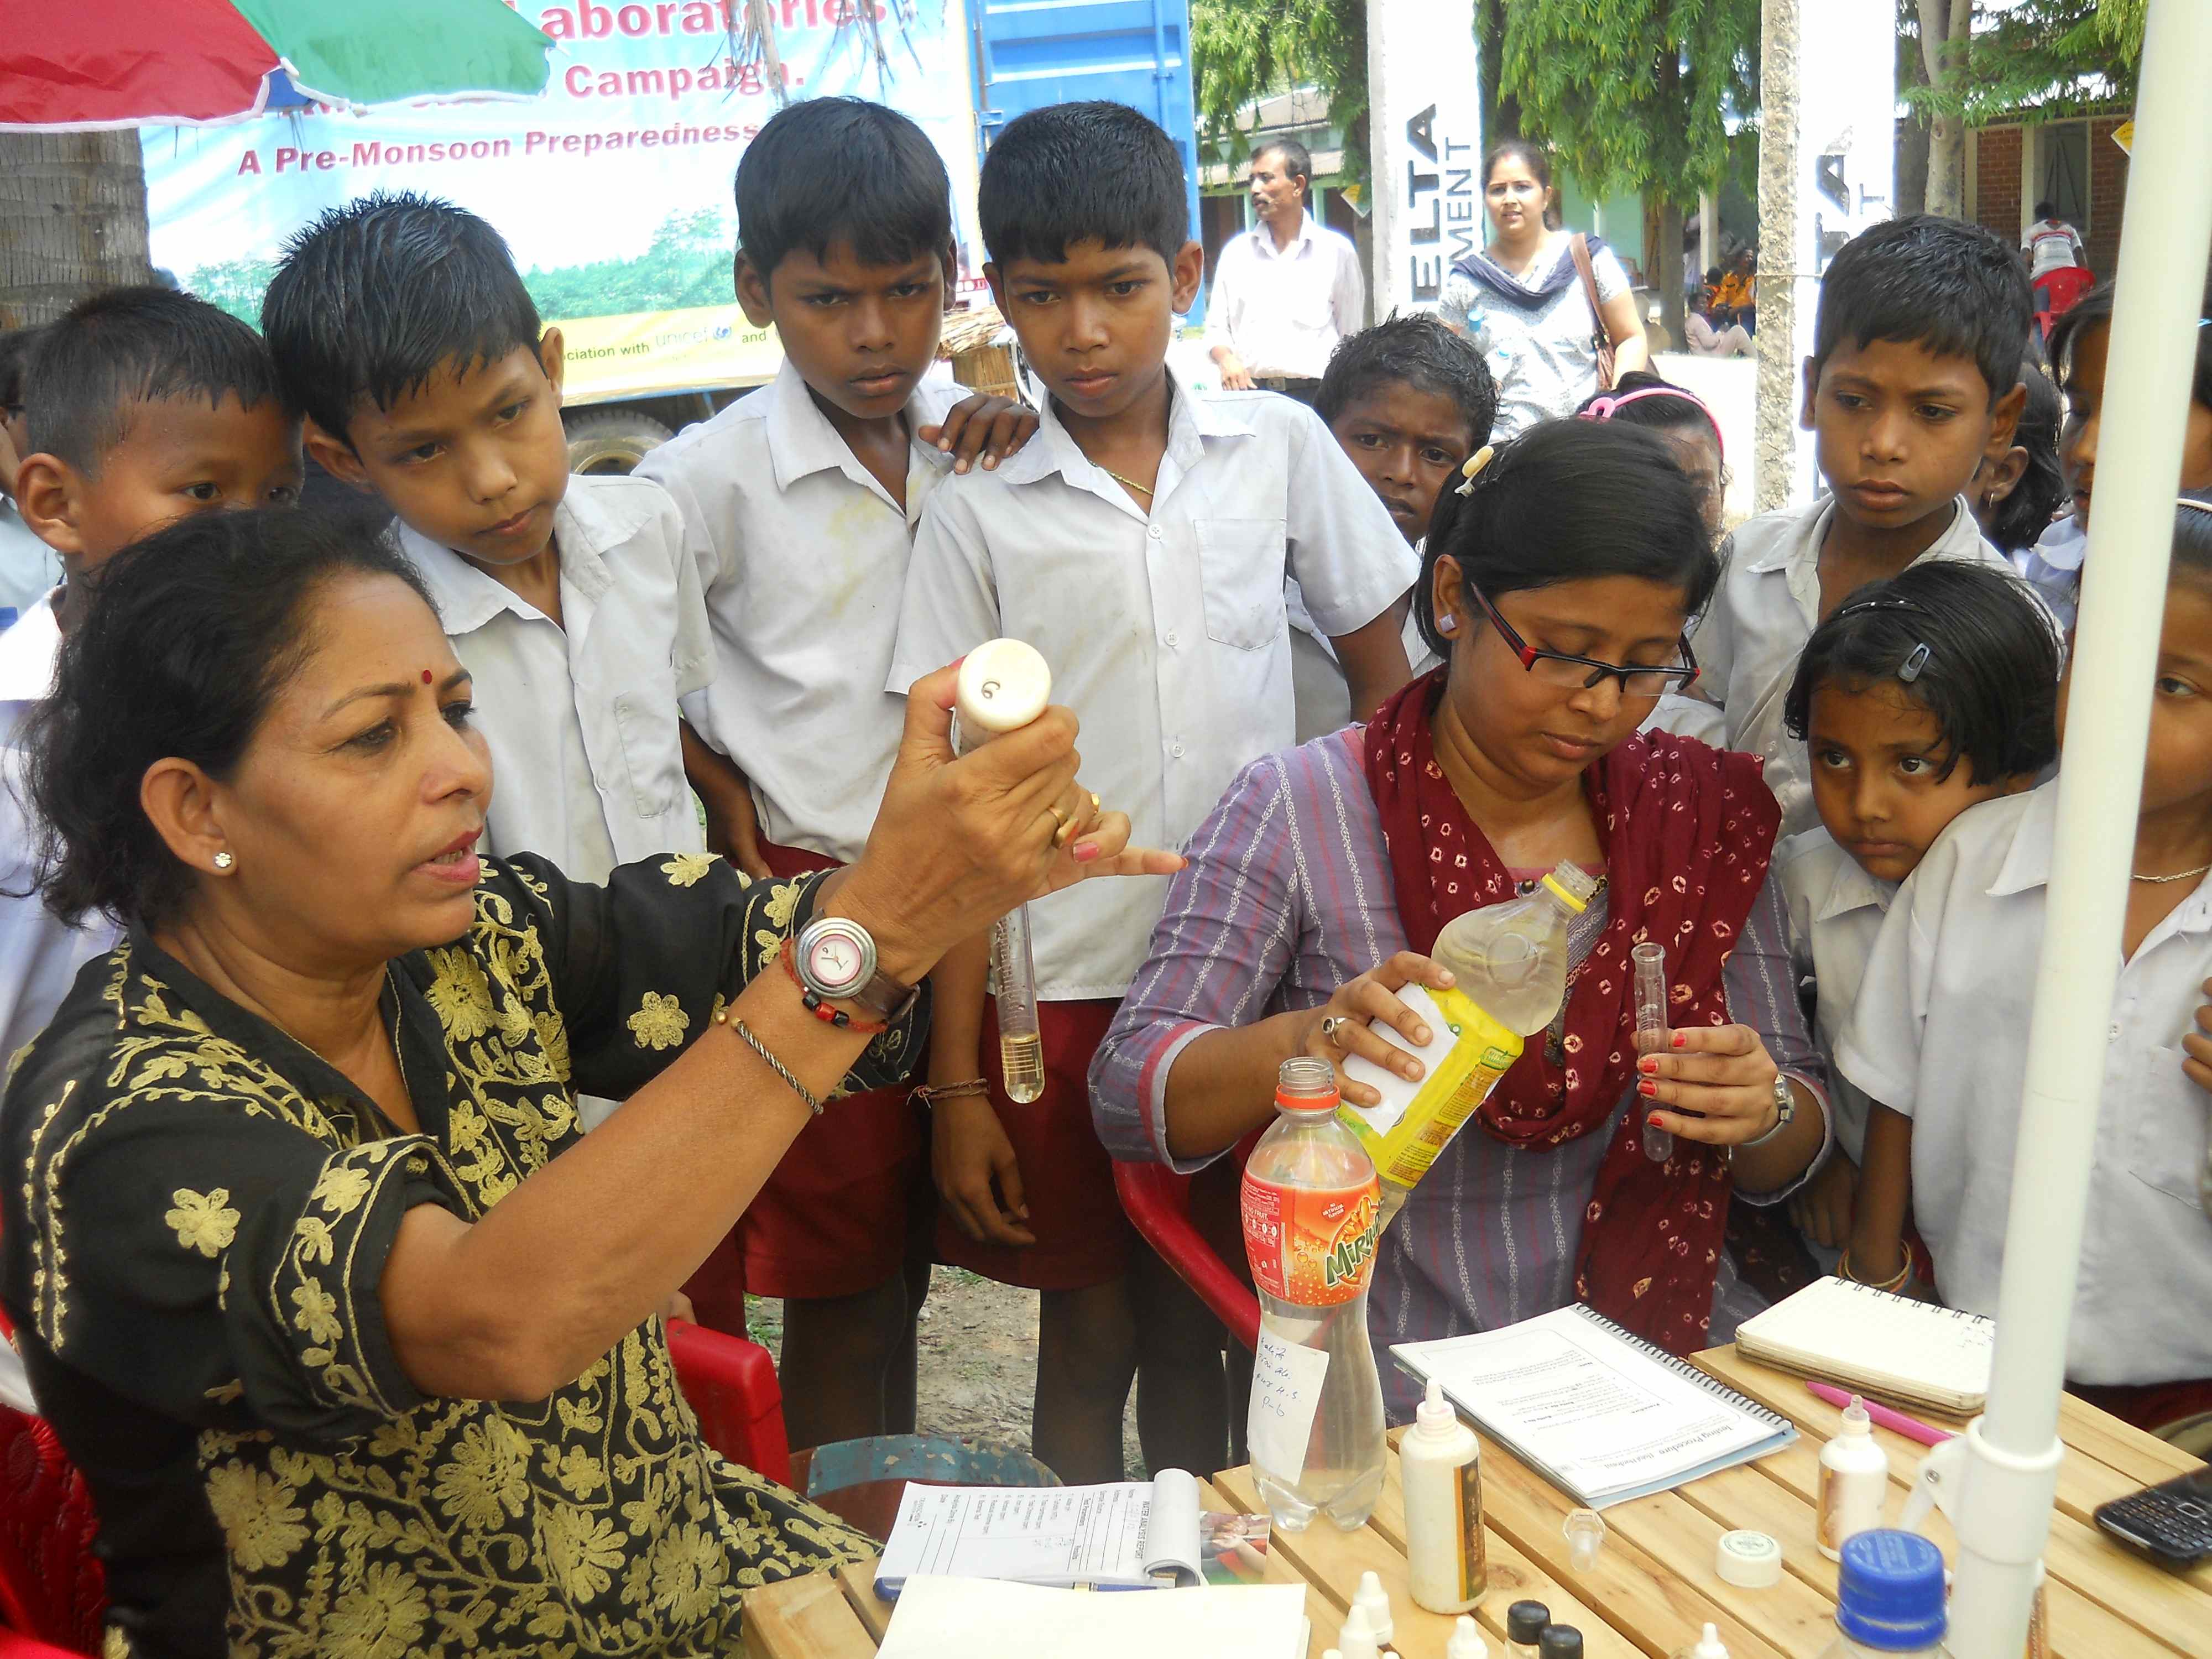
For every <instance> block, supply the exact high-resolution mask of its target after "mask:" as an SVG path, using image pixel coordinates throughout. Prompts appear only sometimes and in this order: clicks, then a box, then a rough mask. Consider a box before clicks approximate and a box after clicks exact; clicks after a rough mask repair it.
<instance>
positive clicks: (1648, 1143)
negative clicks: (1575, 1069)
mask: <svg viewBox="0 0 2212 1659" xmlns="http://www.w3.org/2000/svg"><path fill="white" fill-rule="evenodd" d="M1628 959H1629V960H1630V961H1631V962H1632V963H1635V964H1636V1052H1637V1053H1638V1054H1658V1053H1660V1052H1662V1050H1663V1049H1665V1048H1666V1047H1667V1033H1668V1025H1667V948H1666V946H1664V945H1661V944H1659V943H1658V942H1657V941H1656V940H1654V939H1646V940H1644V943H1643V944H1641V945H1638V946H1636V948H1635V949H1633V950H1632V951H1630V952H1629V953H1628ZM1644 1157H1646V1158H1650V1160H1651V1161H1652V1162H1653V1163H1654V1164H1664V1163H1665V1162H1666V1161H1667V1160H1668V1158H1672V1157H1674V1135H1673V1134H1672V1133H1670V1132H1668V1130H1665V1129H1655V1128H1653V1127H1651V1125H1650V1123H1649V1122H1648V1121H1647V1122H1646V1123H1645V1124H1644Z"/></svg>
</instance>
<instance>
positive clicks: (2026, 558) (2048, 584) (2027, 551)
mask: <svg viewBox="0 0 2212 1659" xmlns="http://www.w3.org/2000/svg"><path fill="white" fill-rule="evenodd" d="M2088 553H2089V532H2087V531H2086V530H2084V529H2082V528H2081V526H2080V524H2078V523H2076V522H2075V520H2074V518H2073V516H2072V515H2071V514H2070V513H2069V515H2068V516H2066V517H2065V518H2063V519H2061V520H2058V522H2057V523H2056V524H2054V525H2052V526H2051V527H2050V528H2049V529H2048V530H2046V531H2045V532H2043V533H2042V534H2041V535H2040V536H2039V537H2037V538H2035V543H2034V544H2033V546H2031V547H2023V548H2021V550H2019V551H2018V552H2017V553H2015V554H2014V555H2013V563H2014V566H2015V568H2017V569H2018V570H2019V572H2020V574H2021V578H2022V579H2023V580H2025V581H2026V582H2027V585H2028V586H2031V587H2033V589H2034V590H2035V591H2036V592H2037V593H2038V594H2039V595H2040V596H2041V597H2042V599H2043V602H2044V604H2045V605H2048V606H2050V607H2051V615H2052V616H2054V617H2057V618H2058V625H2059V626H2060V627H2062V628H2071V627H2073V626H2074V622H2075V614H2076V613H2077V612H2078V611H2080V609H2081V563H2082V561H2083V560H2084V559H2086V558H2087V556H2088Z"/></svg>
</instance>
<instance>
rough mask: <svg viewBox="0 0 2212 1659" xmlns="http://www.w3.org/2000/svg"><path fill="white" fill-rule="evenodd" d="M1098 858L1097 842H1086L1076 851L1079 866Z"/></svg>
mask: <svg viewBox="0 0 2212 1659" xmlns="http://www.w3.org/2000/svg"><path fill="white" fill-rule="evenodd" d="M1097 856H1098V843H1097V842H1095V841H1086V842H1082V843H1081V844H1079V846H1078V847H1077V848H1076V849H1075V861H1076V862H1077V863H1078V864H1089V863H1091V862H1092V861H1093V860H1096V859H1097Z"/></svg>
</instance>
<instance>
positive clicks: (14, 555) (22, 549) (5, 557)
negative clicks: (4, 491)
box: [0, 495, 62, 628]
mask: <svg viewBox="0 0 2212 1659" xmlns="http://www.w3.org/2000/svg"><path fill="white" fill-rule="evenodd" d="M61 579H62V562H61V561H60V560H59V559H58V558H56V557H55V556H54V550H53V549H52V548H51V547H48V546H47V545H46V543H44V542H42V541H40V539H39V538H38V537H37V536H36V535H35V534H33V532H32V530H31V527H30V526H28V525H27V524H25V523H24V522H23V515H22V514H21V513H18V512H17V511H16V510H15V502H14V501H10V500H9V499H8V497H7V496H6V495H0V612H6V611H14V612H15V614H16V615H17V616H19V617H20V616H22V615H24V614H26V613H27V612H28V611H30V609H31V607H32V606H33V605H36V604H38V602H39V600H40V598H41V597H42V596H43V595H44V594H45V593H46V591H47V590H48V589H50V588H51V587H52V586H54V584H55V583H57V582H58V581H59V580H61ZM12 620H13V618H11V617H5V616H4V615H0V628H5V627H6V626H7V625H8V623H9V622H10V621H12Z"/></svg>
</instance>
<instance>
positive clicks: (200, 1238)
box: [162, 1187, 238, 1257]
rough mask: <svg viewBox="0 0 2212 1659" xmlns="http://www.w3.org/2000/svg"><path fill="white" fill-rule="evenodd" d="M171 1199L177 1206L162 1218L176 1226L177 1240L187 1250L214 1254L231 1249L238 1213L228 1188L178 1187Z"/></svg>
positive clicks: (170, 1196)
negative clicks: (204, 1190) (207, 1190)
mask: <svg viewBox="0 0 2212 1659" xmlns="http://www.w3.org/2000/svg"><path fill="white" fill-rule="evenodd" d="M169 1200H170V1202H171V1203H173V1204H174V1205H175V1206H176V1208H174V1209H173V1210H171V1211H170V1212H168V1214H167V1215H166V1216H164V1217H162V1219H163V1220H164V1221H166V1222H167V1223H168V1224H169V1225H170V1226H171V1227H172V1228H173V1229H175V1231H176V1235H177V1243H179V1244H181V1245H183V1246H184V1247H185V1249H188V1250H197V1251H198V1252H199V1253H200V1254H201V1255H204V1256H209V1257H213V1256H216V1255H221V1254H222V1252H223V1251H225V1250H227V1249H229V1248H230V1241H231V1240H232V1239H234V1238H235V1237H238V1212H237V1211H235V1210H234V1209H232V1208H231V1207H230V1189H229V1188H227V1187H218V1188H216V1189H215V1190H214V1191H213V1192H210V1193H196V1192H193V1191H191V1189H190V1188H185V1187H179V1188H177V1190H176V1191H175V1192H173V1193H172V1194H169Z"/></svg>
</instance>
